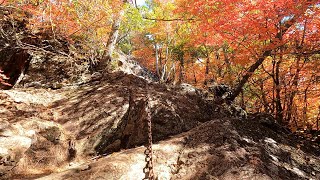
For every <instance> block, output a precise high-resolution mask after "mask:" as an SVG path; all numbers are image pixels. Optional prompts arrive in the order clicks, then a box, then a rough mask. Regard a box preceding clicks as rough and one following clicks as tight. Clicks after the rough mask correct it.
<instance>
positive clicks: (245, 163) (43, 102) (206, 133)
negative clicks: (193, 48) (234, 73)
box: [0, 72, 320, 179]
mask: <svg viewBox="0 0 320 180" xmlns="http://www.w3.org/2000/svg"><path fill="white" fill-rule="evenodd" d="M0 94H1V102H0V107H1V111H0V113H1V114H0V115H1V127H0V129H1V131H0V135H1V136H0V144H1V148H0V150H1V151H0V156H1V163H0V173H1V174H2V178H3V179H12V178H15V179H26V178H36V177H41V176H45V175H48V174H52V173H53V174H52V175H49V176H48V177H43V178H44V179H88V178H89V179H96V178H99V177H101V178H103V179H106V178H107V179H119V178H120V179H121V178H122V179H131V178H133V179H139V178H141V177H143V171H142V169H143V167H144V165H145V161H144V155H143V150H144V148H143V147H139V148H135V147H136V146H141V145H143V144H144V143H145V142H146V141H147V139H146V137H147V135H146V132H147V130H146V127H145V125H146V122H145V103H146V101H148V102H149V104H150V106H151V112H152V122H153V123H152V128H153V134H152V135H153V138H154V140H155V142H157V141H159V140H162V141H161V142H160V143H159V144H156V145H155V146H154V149H155V153H154V156H155V173H156V176H157V177H159V179H170V178H172V179H178V178H179V179H212V178H213V179H214V178H217V179H229V178H236V179H252V178H258V179H261V178H262V179H263V178H264V179H308V178H314V179H317V178H319V173H320V169H319V164H320V159H319V158H318V156H319V155H320V153H319V147H313V146H311V145H310V144H308V143H306V144H302V145H300V144H298V141H297V142H296V141H295V139H294V136H293V135H290V134H288V133H287V132H286V131H284V130H283V129H281V127H280V126H278V125H277V124H274V122H273V120H272V117H270V116H266V115H254V116H249V118H248V119H242V120H240V119H238V118H232V114H230V113H229V111H228V110H227V109H225V108H224V107H223V106H218V105H214V104H212V103H209V102H207V101H204V100H202V99H201V98H200V97H199V96H198V95H197V93H196V92H195V89H192V88H191V87H189V89H185V87H183V86H181V87H169V86H165V85H161V84H157V83H148V82H147V81H146V80H144V79H141V78H138V77H136V76H134V75H128V74H124V73H121V72H117V73H112V74H104V75H103V77H102V78H101V79H99V80H94V81H90V82H88V83H85V84H82V85H79V86H66V87H64V88H61V89H58V90H51V89H35V88H27V89H26V88H21V89H19V88H17V89H12V90H5V91H4V90H2V91H0ZM147 96H149V99H148V98H146V97H147ZM270 118H271V120H270ZM181 133H182V134H181ZM177 134H179V135H177ZM118 151H120V152H118ZM104 156H106V157H104ZM97 157H101V158H100V159H99V158H98V160H97ZM93 159H96V160H93ZM68 169H70V170H68Z"/></svg>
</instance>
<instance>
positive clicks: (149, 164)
mask: <svg viewBox="0 0 320 180" xmlns="http://www.w3.org/2000/svg"><path fill="white" fill-rule="evenodd" d="M147 89H148V87H147ZM147 94H148V95H147V102H146V107H145V110H146V111H145V112H146V124H147V133H148V142H147V144H146V147H147V148H146V150H145V151H144V154H145V155H146V156H145V162H146V166H145V167H144V168H143V172H144V174H145V177H144V180H154V173H153V161H152V121H151V110H150V107H149V100H150V98H149V93H148V92H147Z"/></svg>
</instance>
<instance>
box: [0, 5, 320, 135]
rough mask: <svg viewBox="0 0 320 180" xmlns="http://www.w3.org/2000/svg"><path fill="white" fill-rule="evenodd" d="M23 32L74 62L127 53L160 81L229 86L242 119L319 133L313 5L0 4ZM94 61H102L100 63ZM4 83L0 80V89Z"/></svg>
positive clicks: (319, 52)
mask: <svg viewBox="0 0 320 180" xmlns="http://www.w3.org/2000/svg"><path fill="white" fill-rule="evenodd" d="M0 5H1V6H3V7H10V8H13V9H19V10H22V11H24V12H26V13H21V14H11V16H15V17H14V18H16V19H26V20H27V26H26V27H27V28H28V30H29V31H30V32H31V33H32V34H43V33H45V32H50V33H51V34H52V36H50V37H49V38H50V39H51V40H52V39H53V40H55V39H64V40H65V41H66V42H67V43H68V45H69V47H73V48H74V51H77V53H73V54H72V56H73V57H74V58H76V59H79V60H80V61H81V63H83V64H86V63H93V64H97V63H98V62H99V63H101V62H107V60H108V59H110V58H111V59H112V58H115V57H114V51H122V52H124V53H126V54H128V55H132V56H135V57H136V59H138V60H139V61H140V63H141V64H143V65H144V66H145V67H147V68H148V69H150V70H152V71H153V72H154V73H155V74H156V75H157V76H158V77H159V79H160V82H161V83H168V84H180V83H182V82H184V83H189V84H192V85H194V86H197V87H205V85H206V82H207V81H208V80H209V79H214V80H215V81H216V82H218V83H220V84H226V85H229V86H230V87H232V89H233V94H232V99H236V101H237V103H239V104H241V106H242V107H244V108H246V110H247V111H250V112H266V113H271V114H273V115H274V116H275V117H276V118H277V120H278V121H279V122H280V123H282V124H284V125H287V126H289V127H290V128H291V129H292V130H296V129H300V128H303V129H305V128H308V129H317V130H319V119H320V99H319V97H320V89H319V88H320V68H319V67H320V61H319V60H320V32H319V29H320V14H319V13H320V3H319V1H316V0H274V1H265V0H209V1H208V0H149V1H146V2H145V3H143V4H137V1H136V0H2V1H1V0H0ZM101 64H103V63H101ZM4 78H6V77H5V76H3V75H0V82H3V79H4Z"/></svg>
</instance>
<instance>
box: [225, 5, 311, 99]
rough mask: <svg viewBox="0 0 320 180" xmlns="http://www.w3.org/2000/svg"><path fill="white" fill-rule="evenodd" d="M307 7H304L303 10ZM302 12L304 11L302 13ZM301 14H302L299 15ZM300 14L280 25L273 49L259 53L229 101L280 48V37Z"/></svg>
mask: <svg viewBox="0 0 320 180" xmlns="http://www.w3.org/2000/svg"><path fill="white" fill-rule="evenodd" d="M306 9H307V6H306V7H305V10H306ZM303 12H304V11H303ZM301 14H303V13H301ZM301 14H297V15H296V16H294V17H293V18H292V19H291V20H288V21H286V22H285V23H284V24H281V26H280V28H279V32H278V33H277V34H276V36H275V37H274V39H273V40H272V42H276V43H275V44H274V48H272V49H267V50H264V51H262V52H261V55H260V56H259V57H258V59H257V61H256V62H255V63H254V64H252V65H251V66H250V67H249V69H248V70H247V72H246V73H245V74H244V75H243V77H242V79H241V80H240V82H239V83H238V85H237V86H236V87H235V88H234V90H233V93H232V95H231V96H230V100H231V101H233V100H234V99H235V98H236V97H237V96H238V95H239V94H240V92H241V90H242V87H243V86H244V85H245V84H246V83H247V81H248V79H249V78H250V77H251V76H252V74H253V73H254V72H255V70H256V69H258V67H259V66H260V65H261V64H262V63H263V61H264V60H265V58H266V57H268V56H271V52H272V51H273V50H275V49H277V48H279V47H280V46H282V44H281V43H279V42H281V39H282V36H283V35H284V34H285V33H286V32H287V31H288V29H289V28H290V27H291V26H292V25H293V24H294V23H295V22H296V21H297V19H298V18H299V17H300V16H301Z"/></svg>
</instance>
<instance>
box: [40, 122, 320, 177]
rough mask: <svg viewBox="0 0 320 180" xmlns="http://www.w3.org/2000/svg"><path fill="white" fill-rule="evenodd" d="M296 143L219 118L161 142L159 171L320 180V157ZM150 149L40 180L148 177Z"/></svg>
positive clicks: (116, 155)
mask: <svg viewBox="0 0 320 180" xmlns="http://www.w3.org/2000/svg"><path fill="white" fill-rule="evenodd" d="M263 134H264V135H263ZM267 134H268V135H267ZM292 143H293V142H292V141H291V140H290V138H289V137H285V136H283V135H279V134H277V133H275V132H274V131H273V130H272V129H269V128H266V127H264V126H262V125H260V124H259V123H257V122H255V123H254V122H250V123H248V122H247V121H240V120H237V119H230V118H222V119H213V120H211V121H209V122H206V123H203V124H201V125H200V126H198V127H196V128H193V129H191V130H190V131H188V132H185V133H182V134H179V135H176V136H173V137H171V138H170V139H167V140H164V141H161V142H159V143H157V144H155V145H154V146H153V149H154V153H153V154H154V157H153V159H154V172H155V176H156V178H157V179H199V180H200V179H201V180H203V179H265V180H269V179H270V180H271V179H287V180H291V179H319V178H320V166H319V164H320V158H319V156H318V155H319V154H313V153H307V152H304V151H302V150H301V149H299V148H297V147H295V145H294V144H292ZM144 149H145V148H144V147H138V148H134V149H130V150H124V151H121V152H118V153H113V154H112V155H109V156H106V157H103V158H100V159H98V160H92V161H90V162H87V163H84V164H82V165H79V166H78V167H75V168H72V169H70V170H67V171H64V172H61V173H53V174H51V175H49V176H44V177H42V178H39V179H41V180H49V179H57V180H60V179H61V180H62V179H143V178H144V173H143V168H144V166H145V163H146V162H145V159H144V158H145V156H144V154H143V151H144Z"/></svg>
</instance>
